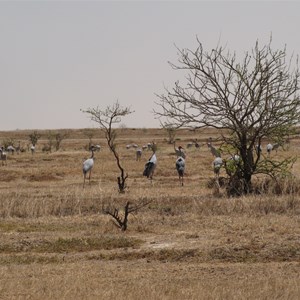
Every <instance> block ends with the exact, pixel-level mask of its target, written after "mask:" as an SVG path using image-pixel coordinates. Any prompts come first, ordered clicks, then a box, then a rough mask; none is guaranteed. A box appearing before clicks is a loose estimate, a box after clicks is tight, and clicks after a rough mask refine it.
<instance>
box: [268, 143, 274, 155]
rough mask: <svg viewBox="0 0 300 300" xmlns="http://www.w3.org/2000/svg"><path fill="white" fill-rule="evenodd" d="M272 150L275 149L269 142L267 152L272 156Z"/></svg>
mask: <svg viewBox="0 0 300 300" xmlns="http://www.w3.org/2000/svg"><path fill="white" fill-rule="evenodd" d="M272 150H273V145H272V144H270V143H269V144H268V145H267V153H268V156H270V154H271V151H272Z"/></svg>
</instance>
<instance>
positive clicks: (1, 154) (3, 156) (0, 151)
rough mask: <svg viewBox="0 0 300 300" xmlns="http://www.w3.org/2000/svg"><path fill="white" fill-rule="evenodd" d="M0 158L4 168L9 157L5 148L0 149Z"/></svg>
mask: <svg viewBox="0 0 300 300" xmlns="http://www.w3.org/2000/svg"><path fill="white" fill-rule="evenodd" d="M0 158H1V161H2V166H4V162H5V164H6V161H7V155H6V152H5V151H4V147H1V148H0Z"/></svg>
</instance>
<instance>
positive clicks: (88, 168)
mask: <svg viewBox="0 0 300 300" xmlns="http://www.w3.org/2000/svg"><path fill="white" fill-rule="evenodd" d="M93 166H94V151H92V155H91V157H90V158H88V159H87V160H85V161H84V162H83V167H82V171H83V187H84V185H85V178H86V174H87V173H89V183H90V181H91V173H92V168H93Z"/></svg>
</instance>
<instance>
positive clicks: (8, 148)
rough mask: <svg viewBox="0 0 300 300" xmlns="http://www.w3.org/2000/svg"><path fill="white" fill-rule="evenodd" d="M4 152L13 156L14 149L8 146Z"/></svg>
mask: <svg viewBox="0 0 300 300" xmlns="http://www.w3.org/2000/svg"><path fill="white" fill-rule="evenodd" d="M6 151H7V152H8V153H11V154H14V153H15V148H14V146H12V145H9V146H8V147H7V148H6Z"/></svg>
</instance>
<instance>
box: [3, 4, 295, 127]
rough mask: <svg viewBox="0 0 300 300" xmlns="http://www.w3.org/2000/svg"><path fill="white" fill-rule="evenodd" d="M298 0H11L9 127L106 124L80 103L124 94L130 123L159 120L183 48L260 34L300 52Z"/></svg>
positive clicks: (6, 10)
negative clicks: (161, 102) (156, 112)
mask: <svg viewBox="0 0 300 300" xmlns="http://www.w3.org/2000/svg"><path fill="white" fill-rule="evenodd" d="M299 11H300V2H296V1H193V2H189V1H176V2H175V1H155V2H150V1H149V2H147V1H112V2H109V1H40V2H39V1H12V2H10V1H2V2H0V37H1V50H0V53H1V55H0V64H1V68H0V85H1V87H0V98H1V116H0V131H11V130H17V129H18V130H31V129H32V130H34V129H37V130H39V129H40V130H51V129H81V128H97V127H98V126H97V124H96V123H94V122H92V121H90V119H89V117H88V115H87V114H85V113H82V112H81V111H80V110H81V109H83V110H85V109H87V108H93V107H97V106H98V107H100V108H103V109H104V108H105V107H107V106H108V105H109V104H112V103H113V102H115V101H116V100H118V101H119V103H120V104H121V105H122V106H130V107H131V108H132V110H134V111H135V113H133V114H131V115H129V116H127V117H125V118H123V119H122V121H121V123H120V124H123V125H124V126H126V127H127V128H159V127H160V124H159V121H158V120H156V119H155V118H154V115H153V113H152V110H153V109H155V108H157V107H156V106H155V102H156V101H158V98H157V97H156V96H155V94H162V93H164V86H167V87H169V88H170V87H172V86H173V85H174V82H175V81H176V80H178V79H180V78H181V76H182V74H180V73H178V72H176V71H174V70H173V69H172V68H171V67H170V66H169V64H168V61H171V62H173V63H176V61H177V49H176V47H175V45H176V46H178V47H179V48H189V49H191V50H194V49H195V47H196V46H197V43H196V36H197V37H198V38H199V40H200V41H201V42H202V44H203V46H204V49H205V50H210V49H212V48H214V47H215V46H216V45H217V43H218V42H219V43H220V44H221V45H226V47H227V49H228V50H230V51H232V52H233V51H235V52H236V53H237V54H238V55H243V53H245V51H251V49H252V48H253V47H254V45H255V42H256V41H257V40H258V41H259V43H260V44H267V43H268V42H269V39H270V36H271V35H272V45H273V49H283V48H284V47H285V45H286V46H287V50H288V53H289V54H290V55H291V54H294V55H298V54H299V53H300V40H299V38H298V28H300V20H299V17H298V14H299Z"/></svg>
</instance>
